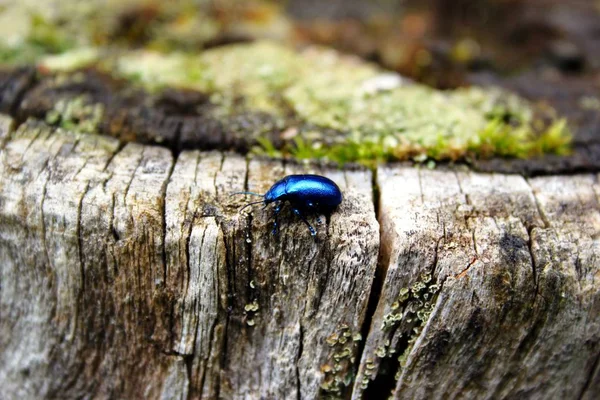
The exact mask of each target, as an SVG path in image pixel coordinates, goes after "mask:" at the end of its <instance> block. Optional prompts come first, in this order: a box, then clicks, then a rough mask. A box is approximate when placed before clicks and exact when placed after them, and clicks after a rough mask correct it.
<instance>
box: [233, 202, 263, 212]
mask: <svg viewBox="0 0 600 400" xmlns="http://www.w3.org/2000/svg"><path fill="white" fill-rule="evenodd" d="M262 202H263V200H260V201H253V202H251V203H248V204H246V205H245V206H244V207H242V208H240V209H239V210H238V213H240V212H242V210H243V209H244V208H246V207H250V206H252V205H254V204H258V203H262Z"/></svg>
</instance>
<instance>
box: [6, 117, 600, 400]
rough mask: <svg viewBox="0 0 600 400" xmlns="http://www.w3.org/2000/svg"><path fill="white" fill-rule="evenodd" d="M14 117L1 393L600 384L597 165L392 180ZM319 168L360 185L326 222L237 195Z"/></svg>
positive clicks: (376, 391)
mask: <svg viewBox="0 0 600 400" xmlns="http://www.w3.org/2000/svg"><path fill="white" fill-rule="evenodd" d="M14 125H15V124H13V121H12V120H11V119H10V118H9V117H5V116H2V117H0V146H1V150H0V398H7V399H12V398H59V397H60V398H81V397H86V398H164V399H171V398H225V399H229V398H265V399H270V398H278V399H279V398H294V399H297V398H302V399H312V398H322V397H329V396H331V397H346V398H349V397H352V398H355V399H359V398H365V399H367V398H383V397H386V396H389V395H392V396H393V397H394V398H399V399H400V398H423V399H424V398H439V397H462V398H473V397H477V398H560V397H563V398H573V399H575V398H585V399H592V398H596V397H597V395H598V393H600V364H599V360H600V284H599V282H598V278H599V277H600V273H599V271H600V242H599V241H598V239H599V238H600V207H599V204H598V198H599V195H600V185H599V183H598V176H595V175H591V174H587V175H572V176H549V177H537V178H527V179H526V178H523V177H521V176H519V175H504V174H482V173H474V172H471V171H469V170H468V169H466V168H456V169H453V170H450V169H439V170H428V169H418V168H414V167H408V166H401V165H392V166H386V167H381V168H379V169H378V170H377V172H376V177H377V178H376V181H375V182H376V187H375V188H376V190H375V191H374V187H373V179H372V174H371V172H369V171H366V170H334V169H327V168H323V167H319V166H315V165H313V164H310V165H308V164H307V165H301V164H295V163H289V162H288V163H285V162H281V161H275V160H269V159H252V158H245V157H243V156H239V155H235V154H229V153H221V152H200V151H184V152H182V153H179V154H177V155H174V154H173V153H172V152H171V151H170V150H168V149H166V148H164V147H159V146H148V145H141V144H136V143H128V144H126V145H123V144H121V143H119V141H117V140H116V139H114V138H109V137H105V136H100V135H94V134H76V133H72V132H68V131H64V130H62V129H58V128H51V127H49V126H48V125H46V124H44V123H42V122H38V121H35V120H29V121H27V122H25V123H23V124H21V125H20V126H19V127H18V128H17V129H16V130H15V129H14ZM302 172H311V173H319V174H324V175H327V176H329V177H331V178H332V179H333V180H335V181H336V182H337V183H338V184H339V185H340V187H341V188H342V191H343V193H344V201H343V202H342V204H341V206H340V208H339V209H338V210H337V211H336V212H335V213H333V214H332V215H331V218H322V220H323V221H322V223H321V224H320V225H316V219H314V218H313V219H311V220H312V221H313V223H314V224H315V226H316V227H317V230H318V235H317V240H313V238H312V237H311V236H310V234H309V232H308V230H307V229H306V226H304V225H303V224H302V222H301V221H299V220H298V219H297V218H295V216H293V215H292V213H291V212H289V210H286V211H285V212H283V213H282V215H281V217H280V221H281V223H282V227H281V231H280V232H279V234H278V235H272V234H271V229H272V210H269V209H267V210H262V209H261V206H260V205H257V206H255V209H254V210H253V211H252V212H242V213H239V212H238V210H239V208H241V206H242V205H244V204H245V203H246V202H249V201H255V200H257V198H254V197H252V198H250V197H247V198H246V196H231V194H232V193H233V192H237V191H242V190H250V191H254V192H259V193H264V192H265V191H266V190H267V189H268V188H269V187H270V186H271V185H272V183H273V182H275V181H276V180H277V179H279V178H281V177H283V176H285V175H287V174H291V173H302ZM374 192H375V193H378V195H377V196H376V197H375V198H374ZM375 204H376V205H377V207H375ZM376 211H377V215H378V220H379V222H378V220H377V218H376ZM378 266H379V267H378Z"/></svg>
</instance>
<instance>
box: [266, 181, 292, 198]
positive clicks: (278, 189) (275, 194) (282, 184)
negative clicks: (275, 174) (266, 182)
mask: <svg viewBox="0 0 600 400" xmlns="http://www.w3.org/2000/svg"><path fill="white" fill-rule="evenodd" d="M287 181H288V180H287V179H286V178H284V179H282V180H280V181H277V182H275V184H274V185H273V186H271V188H270V189H269V190H268V191H267V193H265V204H269V203H272V202H274V201H278V200H285V198H286V195H287Z"/></svg>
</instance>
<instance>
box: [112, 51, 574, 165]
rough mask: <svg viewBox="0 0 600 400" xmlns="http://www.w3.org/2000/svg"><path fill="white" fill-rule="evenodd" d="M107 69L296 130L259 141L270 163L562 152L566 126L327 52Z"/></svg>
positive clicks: (157, 60) (486, 94)
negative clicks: (279, 144) (281, 158)
mask: <svg viewBox="0 0 600 400" xmlns="http://www.w3.org/2000/svg"><path fill="white" fill-rule="evenodd" d="M107 68H109V69H111V70H112V71H113V73H116V74H117V75H119V76H122V77H126V78H129V79H133V80H135V81H136V82H138V83H139V84H141V85H143V86H145V87H147V88H149V89H150V90H157V89H160V88H162V87H172V86H177V87H185V88H191V89H196V90H200V91H204V92H209V93H212V97H211V100H212V101H213V102H214V103H216V104H218V105H220V106H221V109H222V112H223V113H224V114H229V113H232V112H234V111H235V112H237V113H239V112H240V110H246V111H259V112H265V113H269V114H271V115H273V116H275V117H276V118H279V119H280V120H281V121H284V123H282V131H283V130H284V129H286V128H288V130H289V128H290V127H293V128H294V129H295V130H296V134H295V137H293V138H292V140H291V141H290V144H289V145H288V146H287V147H286V148H284V149H276V148H275V147H274V146H272V144H270V143H268V142H266V141H264V140H263V141H259V145H260V147H259V148H258V151H259V152H266V153H268V154H270V155H283V154H285V153H287V154H290V155H291V156H293V157H295V158H300V159H304V158H310V159H315V158H318V159H326V160H331V161H336V162H339V163H345V162H350V161H358V162H363V163H370V162H381V161H388V160H405V159H410V158H416V159H434V160H459V159H464V158H468V157H492V156H503V157H521V158H524V157H530V156H535V155H539V154H543V153H556V154H566V153H568V151H569V144H570V134H569V131H568V128H567V126H566V124H565V122H564V121H563V120H560V119H557V118H554V117H550V118H549V117H548V112H546V111H544V112H542V111H543V110H541V109H536V108H535V107H534V105H532V104H530V103H528V102H527V101H525V100H523V99H521V98H519V97H517V96H515V95H512V94H510V93H507V92H503V91H500V90H498V89H482V88H477V87H474V88H464V89H458V90H454V91H439V90H434V89H431V88H429V87H426V86H422V85H417V84H413V83H408V82H403V81H402V79H401V78H400V77H398V76H396V79H395V80H394V79H392V77H393V76H391V75H390V74H389V73H385V72H383V71H381V70H379V69H378V68H376V67H375V66H373V65H370V64H367V63H363V62H360V61H358V60H357V59H355V58H353V57H347V56H342V55H340V54H338V53H336V52H333V51H331V50H328V49H322V48H310V49H308V50H305V51H303V52H294V51H292V50H290V49H289V48H287V47H285V46H281V45H278V44H274V43H270V42H257V43H253V44H243V45H234V46H227V47H222V48H219V49H215V50H210V51H206V52H203V53H200V54H196V55H190V54H181V53H177V54H160V53H148V52H137V53H131V54H128V55H127V56H126V57H123V58H121V59H120V60H119V61H118V62H117V63H116V65H114V66H111V67H107ZM394 82H395V83H394ZM282 150H283V152H282V153H277V151H282Z"/></svg>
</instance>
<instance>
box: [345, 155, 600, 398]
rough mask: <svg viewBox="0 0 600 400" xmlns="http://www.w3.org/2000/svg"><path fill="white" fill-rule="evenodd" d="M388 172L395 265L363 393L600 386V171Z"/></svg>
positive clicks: (577, 391) (385, 245) (386, 216)
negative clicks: (530, 173) (545, 173)
mask: <svg viewBox="0 0 600 400" xmlns="http://www.w3.org/2000/svg"><path fill="white" fill-rule="evenodd" d="M378 185H379V189H380V192H381V198H380V204H379V220H380V223H381V243H382V250H381V260H382V267H383V268H384V270H385V271H386V272H385V278H384V281H383V288H382V291H381V296H380V297H379V299H378V304H377V308H376V311H375V313H374V316H373V319H372V322H371V326H370V330H369V335H368V336H367V343H366V346H365V349H364V352H363V354H362V362H361V365H360V369H359V372H358V377H357V379H356V383H355V391H354V394H353V397H354V398H361V396H362V397H364V398H372V396H368V394H371V395H373V396H374V395H375V394H376V393H381V390H382V389H385V390H386V391H387V392H386V394H393V395H394V396H393V397H394V398H398V399H404V398H415V399H429V398H441V397H450V398H454V397H465V398H596V397H597V395H598V393H600V392H599V390H600V387H599V384H600V381H599V365H598V361H599V356H600V308H599V307H600V290H599V289H600V286H599V282H598V278H599V277H600V242H599V241H598V238H599V237H600V236H599V235H600V208H599V206H598V193H600V187H599V186H598V179H597V177H596V176H593V175H578V176H563V177H541V178H532V179H528V180H526V179H524V178H522V177H520V176H518V175H501V174H476V173H472V172H469V171H468V170H464V171H463V170H458V171H430V170H426V169H421V170H419V169H414V168H401V167H398V168H396V167H385V168H381V169H380V170H379V172H378ZM365 394H367V396H364V395H365Z"/></svg>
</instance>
